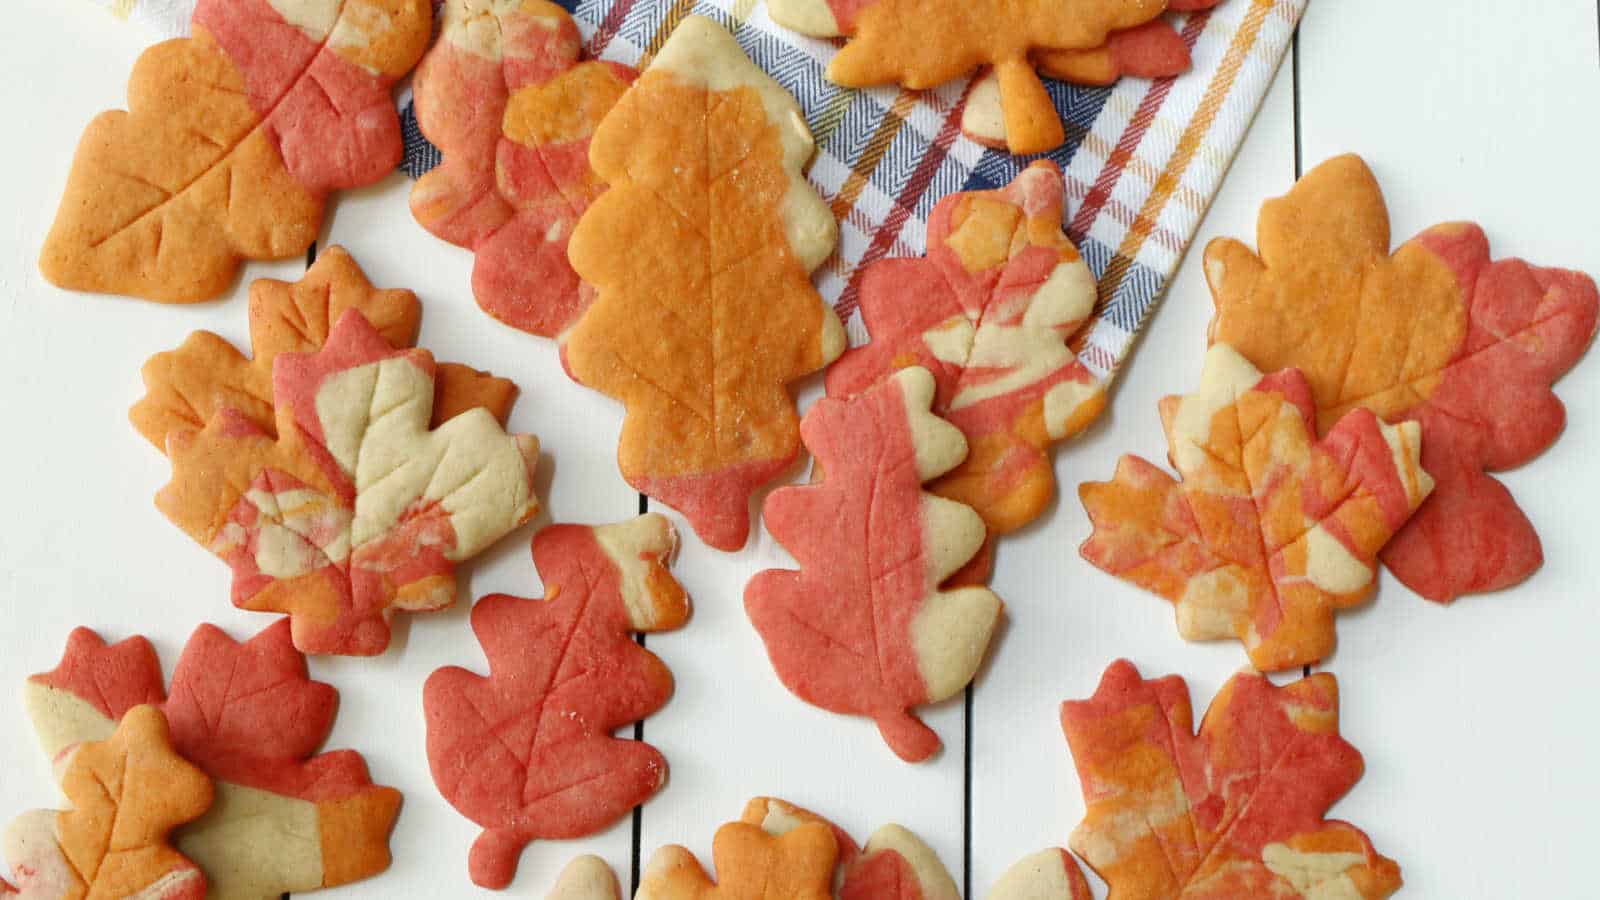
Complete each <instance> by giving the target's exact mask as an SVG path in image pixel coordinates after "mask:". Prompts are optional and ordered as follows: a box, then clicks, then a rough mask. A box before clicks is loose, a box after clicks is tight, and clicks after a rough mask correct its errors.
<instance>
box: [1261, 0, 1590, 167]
mask: <svg viewBox="0 0 1600 900" xmlns="http://www.w3.org/2000/svg"><path fill="white" fill-rule="evenodd" d="M1595 2H1596V3H1600V0H1595ZM1289 66H1290V70H1289V75H1290V77H1291V78H1292V80H1293V88H1294V180H1295V181H1299V180H1300V176H1301V175H1302V174H1303V173H1304V171H1305V150H1304V148H1305V144H1304V142H1303V141H1302V135H1301V129H1300V26H1298V25H1296V26H1295V29H1294V37H1293V38H1292V39H1291V41H1290V45H1289Z"/></svg>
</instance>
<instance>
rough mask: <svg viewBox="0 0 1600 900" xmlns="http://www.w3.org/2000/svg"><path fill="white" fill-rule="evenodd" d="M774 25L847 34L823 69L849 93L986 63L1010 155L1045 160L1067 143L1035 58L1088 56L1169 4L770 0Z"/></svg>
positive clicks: (930, 81) (919, 83)
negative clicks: (1041, 54)
mask: <svg viewBox="0 0 1600 900" xmlns="http://www.w3.org/2000/svg"><path fill="white" fill-rule="evenodd" d="M769 6H770V9H771V12H772V18H773V20H774V21H776V22H777V23H778V24H780V25H784V26H787V27H789V28H793V29H794V30H796V31H798V32H800V33H802V34H809V35H812V36H815V37H837V36H841V35H843V36H848V37H849V38H850V42H849V43H848V44H846V45H845V47H844V49H843V50H842V51H841V52H840V53H839V55H838V56H836V57H834V59H833V61H832V62H831V63H829V64H828V78H829V79H830V80H832V81H835V82H837V83H839V84H842V85H845V86H847V87H870V86H872V85H879V84H896V83H897V84H900V85H901V86H903V87H907V88H911V89H913V90H920V89H923V88H931V87H936V86H938V85H940V84H943V83H944V82H947V81H954V80H955V79H957V78H961V77H963V76H965V75H969V74H971V73H972V72H973V71H974V70H975V69H977V68H979V67H980V66H985V65H992V66H994V69H995V75H996V78H997V84H998V88H999V90H998V93H999V99H1000V105H1001V107H1002V111H1003V115H1002V119H1003V130H1004V134H1005V137H1006V141H1007V143H1008V144H1009V145H1010V149H1011V152H1012V153H1017V154H1027V153H1042V152H1044V151H1046V150H1050V149H1053V148H1055V147H1059V146H1061V144H1062V142H1063V141H1065V140H1066V132H1065V130H1064V129H1063V128H1062V125H1061V118H1060V116H1059V115H1058V114H1057V113H1056V107H1055V104H1054V103H1052V102H1051V100H1050V96H1049V95H1048V94H1046V93H1045V89H1044V84H1043V82H1041V81H1040V80H1039V76H1038V75H1037V74H1035V72H1034V68H1035V63H1034V62H1033V61H1032V59H1031V58H1030V55H1031V54H1033V53H1035V52H1036V51H1042V50H1049V49H1058V50H1073V49H1078V50H1087V49H1092V48H1095V47H1100V46H1102V45H1104V44H1105V43H1106V41H1107V39H1108V38H1109V37H1110V36H1111V35H1112V33H1114V32H1116V31H1119V30H1123V29H1128V28H1135V27H1137V26H1139V25H1143V24H1144V23H1146V22H1149V21H1151V20H1152V19H1154V18H1156V17H1157V16H1159V15H1161V13H1162V11H1163V10H1165V9H1166V6H1167V4H1166V0H1096V2H1092V3H1061V2H1059V0H1021V2H1018V0H968V2H964V3H928V2H925V0H771V3H770V4H769Z"/></svg>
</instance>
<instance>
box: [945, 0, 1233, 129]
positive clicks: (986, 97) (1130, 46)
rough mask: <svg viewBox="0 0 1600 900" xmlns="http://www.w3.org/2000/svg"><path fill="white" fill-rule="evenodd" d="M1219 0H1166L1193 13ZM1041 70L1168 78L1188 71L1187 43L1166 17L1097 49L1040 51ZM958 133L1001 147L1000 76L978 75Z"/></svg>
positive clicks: (1053, 74)
mask: <svg viewBox="0 0 1600 900" xmlns="http://www.w3.org/2000/svg"><path fill="white" fill-rule="evenodd" d="M1220 2H1221V0H1169V2H1168V3H1167V9H1168V10H1171V11H1174V12H1192V11H1198V10H1204V9H1210V8H1211V7H1213V6H1216V5H1217V4H1218V3H1220ZM1029 58H1030V59H1031V60H1032V61H1033V64H1034V65H1035V66H1036V67H1037V68H1038V70H1039V74H1040V75H1042V76H1044V77H1045V78H1054V79H1056V80H1057V81H1066V82H1071V83H1072V84H1081V85H1087V86H1091V87H1102V86H1106V85H1111V84H1115V83H1116V82H1117V80H1118V79H1120V78H1122V77H1124V76H1132V77H1135V78H1171V77H1174V76H1177V75H1181V74H1183V73H1184V72H1187V71H1189V67H1190V65H1191V64H1192V63H1193V60H1192V58H1191V56H1190V52H1189V45H1188V43H1186V42H1185V41H1184V39H1183V36H1182V35H1180V34H1178V32H1177V31H1176V30H1174V28H1173V26H1172V24H1171V23H1170V22H1168V21H1167V20H1166V19H1152V20H1151V21H1149V22H1146V23H1144V24H1143V25H1139V26H1136V27H1134V28H1125V29H1122V30H1119V31H1113V32H1112V33H1111V34H1110V35H1109V36H1108V37H1107V38H1106V42H1105V43H1104V44H1102V45H1100V46H1099V47H1092V48H1089V49H1084V50H1039V51H1037V52H1035V53H1033V54H1032V55H1031V56H1030V57H1029ZM961 131H962V133H964V134H966V136H967V137H969V138H972V139H973V140H975V141H977V142H978V143H980V144H983V145H984V146H986V147H993V148H994V149H996V150H1004V149H1006V146H1007V141H1006V120H1005V109H1004V108H1003V106H1002V103H1001V95H1000V78H999V76H998V75H996V74H995V73H994V71H993V70H990V71H987V72H984V73H983V74H982V75H981V76H979V77H978V78H977V79H976V80H975V81H974V82H973V85H972V88H971V90H970V91H968V93H967V99H966V105H965V106H964V107H963V108H962V110H961Z"/></svg>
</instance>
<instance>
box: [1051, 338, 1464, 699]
mask: <svg viewBox="0 0 1600 900" xmlns="http://www.w3.org/2000/svg"><path fill="white" fill-rule="evenodd" d="M1161 421H1162V423H1163V426H1164V427H1165V430H1166V433H1167V444H1168V446H1169V448H1170V451H1171V452H1170V454H1169V455H1170V458H1171V460H1172V464H1173V466H1174V467H1175V468H1176V469H1177V470H1178V474H1179V475H1180V476H1181V477H1182V481H1181V482H1179V481H1174V480H1173V479H1172V477H1171V476H1169V475H1168V474H1167V473H1165V472H1163V471H1162V470H1161V469H1159V468H1157V467H1155V466H1153V465H1151V464H1150V463H1148V462H1145V461H1144V460H1143V459H1140V458H1139V457H1137V456H1125V457H1123V458H1122V460H1121V461H1120V462H1119V463H1118V464H1117V472H1116V476H1115V477H1114V478H1113V480H1112V481H1110V482H1106V483H1093V482H1091V483H1086V484H1084V485H1082V486H1081V487H1080V488H1079V491H1078V493H1079V496H1080V497H1081V498H1082V500H1083V505H1084V508H1085V509H1086V510H1087V511H1088V513H1089V518H1090V520H1091V521H1092V522H1093V523H1094V533H1093V534H1092V535H1090V537H1089V539H1088V540H1087V541H1085V542H1084V544H1083V548H1082V552H1083V557H1084V558H1085V559H1087V560H1088V561H1089V562H1091V563H1093V564H1094V565H1096V566H1098V567H1099V568H1101V569H1104V570H1105V571H1107V572H1110V573H1111V574H1113V575H1116V576H1118V577H1120V578H1123V579H1126V580H1128V581H1131V582H1133V583H1134V584H1137V585H1139V586H1140V587H1143V588H1146V589H1148V590H1151V591H1154V592H1155V593H1157V594H1160V595H1161V596H1163V597H1165V598H1167V599H1168V600H1170V601H1171V602H1172V603H1173V604H1174V607H1175V612H1176V614H1177V622H1178V632H1179V634H1181V635H1183V636H1184V637H1185V638H1186V639H1188V640H1215V639H1220V638H1236V639H1238V640H1239V641H1241V642H1242V643H1243V644H1244V646H1245V651H1246V652H1247V653H1248V654H1249V655H1250V662H1251V664H1252V665H1254V666H1255V667H1256V668H1257V669H1260V670H1262V671H1264V672H1267V671H1277V670H1281V669H1289V668H1297V667H1299V666H1303V665H1308V664H1310V663H1314V662H1317V661H1318V660H1320V659H1322V658H1323V657H1325V656H1327V655H1328V654H1329V653H1331V652H1332V651H1333V645H1334V627H1333V615H1334V612H1335V611H1336V610H1340V609H1347V608H1349V607H1351V606H1354V605H1357V604H1359V603H1361V602H1363V601H1364V600H1366V599H1367V598H1368V597H1370V596H1371V594H1372V592H1373V590H1374V589H1375V588H1376V584H1377V561H1376V558H1377V554H1378V551H1379V550H1380V549H1381V548H1382V547H1383V545H1384V543H1385V542H1387V541H1388V540H1389V538H1390V537H1391V536H1392V535H1393V534H1394V533H1395V532H1396V531H1398V530H1399V529H1400V527H1401V526H1402V525H1404V524H1405V522H1406V520H1407V519H1409V518H1410V517H1411V515H1412V514H1413V513H1414V512H1416V509H1417V507H1418V506H1419V505H1420V504H1421V503H1422V501H1423V500H1425V499H1426V498H1427V496H1428V492H1429V491H1431V490H1432V489H1433V479H1432V478H1430V477H1429V475H1428V473H1427V472H1425V471H1423V469H1422V467H1421V465H1420V464H1419V459H1420V457H1421V452H1422V448H1421V446H1420V445H1419V439H1418V436H1419V429H1418V428H1417V426H1416V424H1415V423H1402V424H1400V425H1387V424H1385V423H1383V422H1382V421H1381V420H1379V419H1378V418H1377V417H1376V416H1374V415H1373V414H1372V413H1371V412H1369V411H1367V410H1365V409H1355V410H1352V411H1350V412H1349V413H1348V414H1346V415H1345V417H1344V418H1342V419H1340V420H1339V422H1338V423H1337V424H1336V425H1334V427H1332V428H1331V429H1329V430H1328V433H1327V434H1326V435H1325V436H1324V437H1323V438H1322V440H1321V441H1317V439H1316V418H1315V411H1314V409H1313V407H1312V405H1311V391H1310V389H1309V387H1308V386H1307V384H1306V380H1305V378H1304V377H1302V376H1301V375H1300V373H1299V372H1297V371H1295V370H1294V369H1286V370H1284V371H1282V372H1277V373H1275V374H1272V375H1267V376H1263V375H1262V374H1261V373H1260V372H1258V371H1256V369H1255V367H1253V366H1251V365H1250V363H1249V362H1248V361H1246V360H1245V359H1244V358H1243V357H1242V356H1240V355H1239V354H1238V353H1237V352H1236V351H1235V350H1234V349H1233V348H1231V347H1229V346H1227V345H1226V344H1217V345H1214V346H1213V347H1212V348H1211V350H1210V352H1208V353H1207V354H1206V364H1205V371H1204V372H1203V373H1202V374H1201V376H1200V387H1199V389H1198V390H1197V391H1196V392H1195V393H1193V394H1190V395H1187V396H1183V397H1167V398H1165V399H1164V400H1162V401H1161Z"/></svg>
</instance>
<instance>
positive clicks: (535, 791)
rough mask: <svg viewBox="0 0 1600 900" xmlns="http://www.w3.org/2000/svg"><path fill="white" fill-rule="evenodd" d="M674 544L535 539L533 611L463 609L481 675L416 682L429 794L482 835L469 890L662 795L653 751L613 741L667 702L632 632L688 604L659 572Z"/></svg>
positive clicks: (527, 603)
mask: <svg viewBox="0 0 1600 900" xmlns="http://www.w3.org/2000/svg"><path fill="white" fill-rule="evenodd" d="M676 543H677V536H676V535H675V534H674V533H673V530H672V526H671V524H670V523H668V522H667V520H666V519H665V518H663V517H661V516H659V515H645V516H640V517H639V518H637V519H634V520H632V521H630V522H626V523H623V524H619V525H607V526H603V527H599V528H590V527H587V526H580V525H555V526H551V527H549V528H546V529H544V530H543V531H541V532H539V534H538V535H537V536H536V537H535V538H534V540H533V560H534V565H535V566H536V567H537V568H538V570H539V575H540V577H541V578H542V579H543V581H544V586H545V599H544V600H543V601H537V600H527V599H523V598H520V597H512V596H509V595H505V594H495V595H492V596H489V597H485V598H484V599H483V600H481V601H479V602H478V605H477V606H476V607H474V608H473V610H472V630H473V632H474V633H475V634H476V635H477V636H478V642H479V643H480V644H481V645H482V646H483V652H484V655H485V656H487V657H488V658H489V675H488V676H487V677H484V676H480V675H475V674H473V673H471V672H468V671H466V670H465V669H460V668H455V667H449V668H444V669H440V670H439V671H437V672H435V673H433V675H432V676H431V677H429V678H428V682H427V685H426V687H425V688H424V690H423V706H424V709H425V710H426V713H427V719H428V764H429V767H430V768H431V769H432V770H433V780H434V783H435V784H437V785H438V786H439V790H440V792H441V793H443V794H444V796H445V799H447V800H449V801H450V803H451V805H453V806H455V808H456V809H457V810H459V811H460V812H461V814H462V815H465V816H466V817H467V818H469V819H471V820H472V821H474V822H476V823H478V824H479V825H481V826H483V829H484V831H483V834H482V835H480V836H479V837H478V840H477V841H476V842H475V843H474V844H473V845H472V853H471V858H470V861H469V867H470V870H471V873H472V880H473V882H474V883H476V884H479V885H482V886H484V887H492V888H502V887H505V886H506V885H507V884H509V883H510V882H511V878H512V876H513V875H515V874H516V870H517V858H518V856H519V855H520V854H521V853H522V848H523V847H525V846H527V844H528V842H529V841H532V840H535V839H538V838H546V839H567V838H576V837H583V836H585V835H589V834H593V833H595V832H597V831H600V830H601V829H603V828H605V827H607V826H608V825H610V824H611V823H612V822H615V821H616V820H617V819H619V818H621V817H622V816H623V815H624V814H625V813H627V811H628V810H630V809H632V808H633V807H635V806H638V805H639V804H640V803H643V802H644V801H646V800H648V799H649V798H650V796H651V795H653V794H654V793H655V792H656V791H657V790H659V789H660V788H661V785H662V784H663V783H665V780H666V775H667V763H666V760H665V759H664V758H663V757H662V756H661V754H660V753H659V752H657V751H656V749H655V748H654V747H651V746H650V745H648V744H645V743H642V742H639V741H630V740H619V739H617V738H613V737H612V736H611V733H612V732H613V731H615V730H616V729H618V728H621V727H622V726H623V725H626V724H628V723H630V722H635V721H638V720H639V719H642V718H644V717H646V716H648V715H650V714H651V713H653V712H655V711H656V710H658V709H660V708H661V707H662V705H663V704H665V703H666V702H667V698H668V697H669V696H670V695H671V693H672V673H671V672H669V671H668V670H667V667H666V665H665V664H663V663H662V662H661V660H660V659H658V658H656V656H655V655H654V654H652V653H650V652H649V651H647V650H645V649H643V648H642V647H640V646H638V645H637V644H635V643H634V642H633V640H632V638H631V634H632V633H633V632H653V631H665V630H670V629H673V628H677V627H679V626H680V625H682V624H683V623H684V621H685V620H687V618H688V615H689V599H688V597H687V596H686V595H685V594H684V592H683V588H682V587H680V586H679V585H678V583H677V581H675V580H674V579H673V577H672V575H671V574H670V573H669V572H668V571H667V560H668V557H669V556H670V555H671V553H672V550H673V548H674V547H675V546H676Z"/></svg>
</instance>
